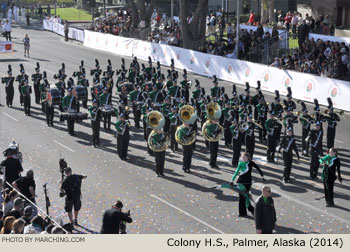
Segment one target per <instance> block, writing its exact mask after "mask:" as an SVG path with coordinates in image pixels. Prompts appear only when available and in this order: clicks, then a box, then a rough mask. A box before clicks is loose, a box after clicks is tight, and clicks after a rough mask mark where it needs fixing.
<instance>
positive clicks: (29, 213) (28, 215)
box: [22, 206, 36, 225]
mask: <svg viewBox="0 0 350 252" xmlns="http://www.w3.org/2000/svg"><path fill="white" fill-rule="evenodd" d="M33 212H34V211H33V207H31V206H26V207H25V208H24V215H23V217H22V219H23V220H24V221H25V222H26V225H29V224H30V222H31V220H32V219H33V217H34V216H36V215H33Z"/></svg>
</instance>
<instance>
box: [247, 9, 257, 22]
mask: <svg viewBox="0 0 350 252" xmlns="http://www.w3.org/2000/svg"><path fill="white" fill-rule="evenodd" d="M254 21H255V14H254V11H252V10H251V11H250V15H249V19H248V22H247V24H248V25H254Z"/></svg>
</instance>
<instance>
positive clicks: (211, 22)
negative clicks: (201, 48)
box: [209, 14, 216, 34]
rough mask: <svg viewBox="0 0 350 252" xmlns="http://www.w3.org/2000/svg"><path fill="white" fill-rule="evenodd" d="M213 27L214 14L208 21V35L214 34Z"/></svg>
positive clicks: (214, 24)
mask: <svg viewBox="0 0 350 252" xmlns="http://www.w3.org/2000/svg"><path fill="white" fill-rule="evenodd" d="M215 26H216V18H215V15H214V14H211V17H210V21H209V27H210V29H209V34H213V33H214V32H215Z"/></svg>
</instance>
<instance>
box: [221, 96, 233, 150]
mask: <svg viewBox="0 0 350 252" xmlns="http://www.w3.org/2000/svg"><path fill="white" fill-rule="evenodd" d="M230 111H231V104H230V103H229V102H228V96H227V94H225V97H224V108H223V109H222V115H221V118H220V119H221V122H220V124H221V125H223V126H224V128H225V134H224V139H225V146H226V147H228V148H231V147H232V146H231V143H232V136H231V132H230V126H231V116H230Z"/></svg>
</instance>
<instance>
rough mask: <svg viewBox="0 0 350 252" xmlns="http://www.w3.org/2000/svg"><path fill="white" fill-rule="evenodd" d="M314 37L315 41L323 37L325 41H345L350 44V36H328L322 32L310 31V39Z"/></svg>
mask: <svg viewBox="0 0 350 252" xmlns="http://www.w3.org/2000/svg"><path fill="white" fill-rule="evenodd" d="M311 38H313V39H314V40H315V41H317V40H318V39H321V40H323V41H325V42H326V41H328V40H329V41H333V42H339V43H342V42H344V43H345V44H347V45H350V37H336V36H328V35H322V34H315V33H309V39H311Z"/></svg>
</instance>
